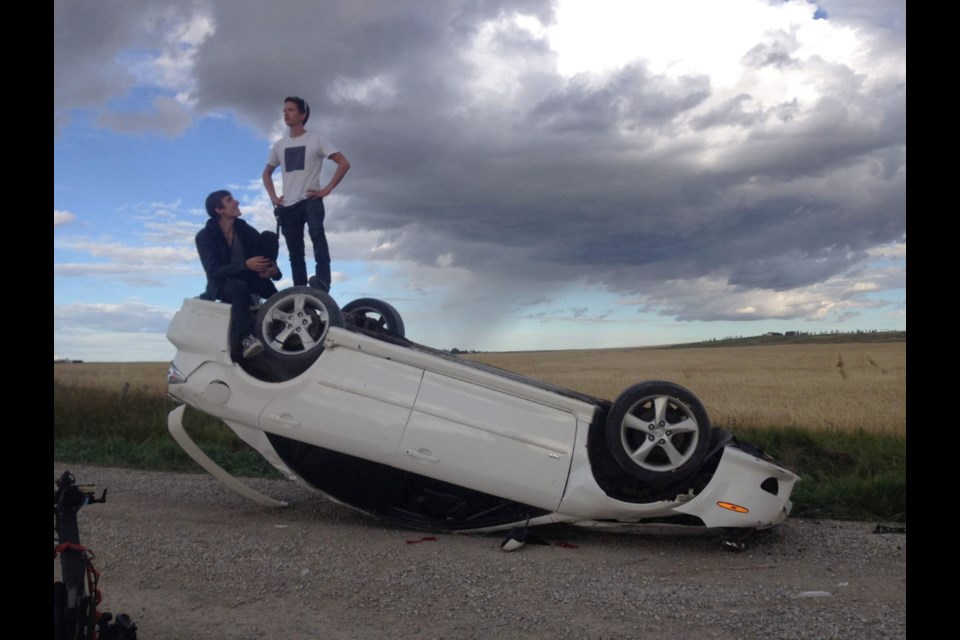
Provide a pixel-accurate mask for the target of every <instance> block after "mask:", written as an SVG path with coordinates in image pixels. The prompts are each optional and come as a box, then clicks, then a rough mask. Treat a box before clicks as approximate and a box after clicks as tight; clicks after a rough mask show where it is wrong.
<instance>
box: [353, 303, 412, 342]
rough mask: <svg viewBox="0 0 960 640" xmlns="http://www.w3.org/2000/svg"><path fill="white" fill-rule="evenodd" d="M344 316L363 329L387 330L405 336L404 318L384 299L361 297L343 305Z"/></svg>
mask: <svg viewBox="0 0 960 640" xmlns="http://www.w3.org/2000/svg"><path fill="white" fill-rule="evenodd" d="M343 313H344V316H346V317H347V319H348V321H350V319H352V320H353V322H354V323H355V324H356V325H357V326H358V327H360V328H361V329H367V330H369V331H375V332H379V331H382V330H387V331H389V332H391V333H395V334H396V335H398V336H400V337H401V338H402V337H404V328H403V319H402V318H401V317H400V313H399V312H398V311H397V310H396V309H394V308H393V305H390V304H388V303H386V302H384V301H383V300H377V299H376V298H359V299H357V300H354V301H352V302H348V303H347V304H345V305H344V306H343Z"/></svg>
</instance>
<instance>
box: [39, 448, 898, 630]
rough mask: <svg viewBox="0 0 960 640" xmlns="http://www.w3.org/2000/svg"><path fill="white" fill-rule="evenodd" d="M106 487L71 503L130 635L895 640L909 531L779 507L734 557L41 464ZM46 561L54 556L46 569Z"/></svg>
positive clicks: (169, 476) (687, 541)
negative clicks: (518, 542) (129, 622)
mask: <svg viewBox="0 0 960 640" xmlns="http://www.w3.org/2000/svg"><path fill="white" fill-rule="evenodd" d="M65 470H69V471H71V472H72V473H73V474H74V476H75V477H76V478H77V481H78V482H80V483H95V484H96V485H97V488H98V494H99V491H100V490H102V489H103V488H106V489H108V494H107V502H106V503H105V504H96V505H91V506H88V507H84V508H83V509H82V510H81V511H80V514H79V521H80V535H81V541H82V542H83V544H84V545H86V546H88V547H89V548H90V549H92V550H93V552H94V553H95V554H96V557H95V560H94V564H95V566H96V567H97V569H99V570H100V572H101V574H102V577H101V582H100V587H101V590H102V592H103V597H104V600H103V603H102V605H101V609H103V610H106V611H111V612H113V613H114V614H116V613H127V614H129V615H130V616H131V617H132V618H133V621H134V622H135V623H136V624H137V627H138V637H139V638H141V640H156V639H162V640H174V639H183V640H192V639H194V638H228V639H231V640H232V639H237V640H246V639H251V640H252V639H261V638H283V639H292V640H297V639H300V638H303V639H307V638H309V639H311V640H313V639H314V638H318V637H322V638H325V639H327V640H338V639H341V638H431V639H432V638H446V639H460V638H591V639H601V638H602V639H606V640H609V639H615V638H643V637H656V638H658V639H662V638H667V639H669V638H698V639H699V638H758V639H759V638H764V639H766V638H843V639H858V638H864V639H870V640H877V639H880V638H905V637H906V590H907V581H906V573H907V570H906V569H907V567H906V565H907V537H906V534H905V533H899V534H897V533H885V534H876V533H874V528H875V526H876V523H867V522H838V521H810V520H799V519H790V520H788V521H787V522H786V523H784V524H783V525H781V526H780V527H779V528H777V529H776V530H774V531H772V532H769V533H767V534H765V535H759V536H756V537H755V538H754V539H753V540H752V543H751V545H750V547H749V548H748V549H747V551H745V552H743V553H728V552H725V551H723V550H721V548H720V545H719V542H718V541H717V539H716V538H713V537H682V538H680V537H669V538H666V537H643V536H637V535H627V534H610V533H597V532H594V531H589V530H584V529H579V528H577V527H572V526H561V525H552V526H549V527H542V528H540V529H538V530H537V533H539V534H540V535H541V536H542V537H544V538H545V539H547V540H548V541H550V542H551V543H552V544H551V545H549V546H541V545H531V544H528V545H526V546H525V547H523V548H522V549H520V550H518V551H515V552H512V553H505V552H503V551H501V550H500V542H501V539H502V534H490V535H464V534H438V535H436V536H432V537H431V536H429V534H425V533H421V532H415V531H408V530H404V529H400V528H397V527H393V526H390V525H385V524H383V523H381V522H378V521H376V520H373V519H371V518H369V517H367V516H364V515H363V514H359V513H356V512H354V511H352V510H350V509H348V508H346V507H343V506H340V505H337V504H335V503H333V502H330V501H329V500H327V499H324V498H323V497H322V496H320V495H319V494H317V493H313V492H311V491H308V490H307V489H304V488H302V487H301V486H299V485H298V484H296V483H293V482H287V481H272V480H252V481H249V483H250V484H251V485H252V486H254V487H255V488H257V489H258V490H260V491H262V492H264V493H266V494H267V495H270V496H272V497H275V498H279V499H282V500H286V501H287V502H289V503H290V506H289V507H287V508H285V509H270V508H267V507H261V506H259V505H257V504H254V503H253V502H250V501H248V500H246V499H245V498H242V497H240V496H239V495H236V494H234V493H233V492H231V491H230V490H228V489H226V488H224V487H223V486H222V485H220V484H219V483H218V482H217V481H216V480H214V479H213V478H212V477H210V476H206V475H192V474H174V473H158V472H146V471H132V470H126V469H108V468H99V467H88V466H83V465H63V464H59V463H54V476H55V477H59V475H60V474H61V473H62V472H63V471H65ZM58 576H59V563H58V562H57V561H55V562H54V579H55V580H56V579H58Z"/></svg>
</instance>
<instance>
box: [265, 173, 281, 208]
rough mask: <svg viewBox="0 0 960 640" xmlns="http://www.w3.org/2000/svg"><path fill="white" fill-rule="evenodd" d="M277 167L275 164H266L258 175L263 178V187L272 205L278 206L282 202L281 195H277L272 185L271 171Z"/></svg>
mask: <svg viewBox="0 0 960 640" xmlns="http://www.w3.org/2000/svg"><path fill="white" fill-rule="evenodd" d="M276 168H277V165H274V164H267V166H266V167H265V168H264V169H263V175H262V176H260V177H261V178H263V188H264V189H266V190H267V195H268V196H270V202H272V203H273V206H275V207H279V206H280V205H282V204H283V196H279V197H277V190H276V189H274V187H273V171H274V169H276Z"/></svg>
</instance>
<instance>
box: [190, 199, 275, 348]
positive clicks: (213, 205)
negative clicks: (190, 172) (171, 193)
mask: <svg viewBox="0 0 960 640" xmlns="http://www.w3.org/2000/svg"><path fill="white" fill-rule="evenodd" d="M205 206H206V209H207V215H208V216H210V219H209V220H207V224H206V226H204V228H203V229H201V230H200V231H198V232H197V238H196V240H197V253H199V254H200V262H201V263H202V264H203V270H204V271H205V272H206V274H207V290H206V291H205V292H204V296H203V297H205V298H207V299H209V300H221V301H223V302H228V303H230V350H231V355H232V357H233V358H234V360H236V359H237V356H238V355H242V356H243V357H244V358H251V357H253V356H255V355H257V354H258V353H260V352H261V351H263V343H262V342H260V341H259V340H258V339H257V338H256V337H254V335H253V315H252V314H251V313H250V303H251V301H252V296H254V295H256V296H259V297H261V298H269V297H270V296H272V295H273V294H275V293H276V292H277V287H276V286H275V285H274V284H273V282H272V280H279V279H280V277H281V275H280V269H279V268H278V267H277V262H276V260H277V249H278V247H279V240H280V239H279V238H277V234H275V233H274V232H273V231H264V232H263V233H258V232H257V230H256V229H254V228H253V227H251V226H250V225H248V224H247V223H246V222H244V221H243V220H241V219H240V216H241V215H242V214H241V212H240V203H238V202H237V199H236V198H234V197H233V195H231V194H230V192H229V191H214V192H213V193H211V194H210V195H209V196H207V201H206V203H205Z"/></svg>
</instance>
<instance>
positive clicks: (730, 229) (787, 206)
mask: <svg viewBox="0 0 960 640" xmlns="http://www.w3.org/2000/svg"><path fill="white" fill-rule="evenodd" d="M119 4H120V6H121V7H122V9H121V10H119V11H118V15H116V16H113V15H111V16H109V18H108V19H107V22H108V23H109V24H110V25H112V26H111V28H109V29H106V28H105V26H104V25H103V24H92V25H91V26H90V28H92V29H95V30H104V33H103V42H90V41H88V39H87V38H86V37H85V36H84V35H83V33H84V32H83V31H82V30H75V29H68V28H66V27H65V26H64V25H66V24H67V23H68V21H67V19H66V17H62V16H58V19H57V20H56V21H55V51H56V50H58V45H57V38H61V35H58V34H61V32H63V33H62V39H63V43H61V44H62V45H63V46H61V47H60V48H63V49H68V48H70V47H78V48H79V49H80V50H82V51H84V52H85V53H89V57H90V60H91V63H90V64H91V65H93V64H96V65H99V67H101V69H102V70H101V71H99V72H91V73H92V76H91V77H92V78H93V79H94V82H95V83H97V85H98V87H99V86H100V85H103V87H109V88H102V87H101V88H96V87H95V89H96V90H95V91H94V90H91V93H92V94H93V95H92V96H90V97H84V96H83V95H82V91H80V89H79V88H75V87H73V85H72V84H70V83H69V82H66V85H65V86H66V87H67V88H66V89H65V91H68V92H72V93H71V94H70V99H71V100H73V101H74V102H75V103H77V104H80V103H82V102H83V100H86V101H88V102H95V101H96V100H97V99H98V98H97V96H98V95H102V94H103V93H104V92H106V93H109V92H110V91H113V92H116V91H121V90H122V87H124V86H126V84H129V78H126V77H124V76H123V73H122V69H120V68H117V67H116V65H111V64H110V60H112V58H111V57H110V53H111V51H115V50H116V48H117V47H120V46H125V45H126V44H128V43H129V41H130V40H131V39H132V38H134V37H135V36H136V35H137V34H140V37H150V33H147V35H143V33H145V32H143V31H142V29H141V30H140V31H138V30H137V29H136V28H135V26H134V25H135V24H136V21H135V20H133V18H132V17H131V15H132V14H133V13H135V12H136V11H137V9H135V8H130V7H128V6H127V5H134V6H139V3H119ZM824 5H825V7H826V9H827V12H828V15H829V19H830V20H838V21H840V20H843V19H847V20H848V21H849V23H850V24H856V25H858V26H864V25H866V26H867V27H870V25H869V24H868V23H867V22H865V21H864V16H865V15H866V12H867V11H868V10H869V6H870V5H867V4H865V3H851V2H826V3H824ZM71 6H72V4H71V3H63V4H62V5H59V4H58V5H56V6H55V11H56V13H58V14H61V13H62V14H64V15H66V14H68V13H69V14H70V15H71V17H72V14H73V13H77V12H76V11H72V10H71V9H70V8H71ZM183 6H184V7H188V8H189V7H193V6H196V7H201V8H202V9H203V10H204V11H209V13H210V17H211V19H212V22H213V24H214V25H215V31H214V33H213V34H212V35H210V36H209V37H208V38H207V39H206V40H204V41H203V43H202V44H201V45H200V46H199V48H198V50H197V55H196V58H195V68H194V76H195V88H194V90H193V93H192V98H193V99H194V100H195V101H196V107H195V110H196V113H198V114H203V113H209V112H214V111H230V112H233V113H235V114H237V115H238V116H239V117H240V118H241V119H243V120H244V121H245V122H247V123H248V124H250V125H251V126H253V127H255V128H257V129H258V130H260V131H262V132H264V133H266V132H268V131H269V130H270V129H271V128H273V127H275V126H276V125H277V123H278V122H279V117H280V109H281V103H282V99H283V97H284V96H286V95H291V94H298V95H301V96H303V97H305V98H307V99H308V100H309V101H310V103H311V106H312V111H313V115H312V118H311V120H310V124H309V125H308V128H315V129H318V130H321V131H323V132H324V133H325V134H327V135H328V136H329V137H330V138H331V139H332V140H333V141H334V142H335V143H336V144H337V145H338V146H339V147H340V148H341V150H343V151H344V153H345V154H346V155H347V156H348V157H349V158H350V160H351V162H352V164H353V169H352V170H351V173H350V175H349V178H348V180H347V181H346V182H345V183H344V186H343V187H341V190H342V191H343V192H344V193H348V194H349V211H342V212H333V213H332V214H331V216H330V218H329V225H330V228H331V229H332V230H334V231H336V230H341V231H351V230H358V229H366V230H379V231H381V232H382V233H383V234H384V238H385V239H392V240H393V241H394V242H393V243H392V244H391V245H390V248H389V249H385V250H383V251H380V252H378V255H381V256H383V257H396V258H405V259H411V260H414V261H417V262H420V263H423V264H437V263H438V261H441V260H443V261H446V262H447V263H449V264H451V265H453V266H458V267H463V268H465V269H468V270H470V271H474V272H478V273H483V274H485V275H486V276H487V277H490V278H495V277H501V278H504V279H508V278H509V279H512V280H514V281H518V280H523V279H527V280H529V281H530V282H531V283H534V284H532V285H531V289H532V290H533V289H535V288H544V287H546V286H548V285H550V286H552V285H555V284H557V283H562V282H565V281H570V280H572V279H582V280H584V281H587V282H590V283H593V284H597V285H601V286H604V287H606V288H607V289H609V290H612V291H619V292H630V293H639V294H643V293H645V292H650V291H654V290H657V291H660V294H658V296H656V298H655V299H656V300H657V302H658V304H660V305H661V306H660V308H676V309H682V310H683V311H682V314H681V315H683V316H684V317H698V316H697V313H698V312H697V309H698V305H697V304H696V302H695V301H688V300H685V299H684V300H680V299H679V298H678V300H677V301H676V302H675V303H674V302H671V301H670V293H669V291H670V290H669V288H668V289H665V290H662V291H661V290H660V289H659V288H658V284H659V283H661V282H664V281H672V280H677V279H697V278H706V277H717V276H718V274H721V276H722V277H724V278H726V282H727V283H728V285H730V286H732V287H733V288H735V289H742V290H744V291H747V290H759V289H765V290H769V291H776V292H780V291H789V290H790V289H792V288H796V287H805V286H810V285H812V284H816V283H818V282H824V281H826V280H828V279H829V278H831V277H832V276H835V275H837V274H840V273H844V272H846V271H848V270H850V269H852V268H854V267H855V266H856V265H857V264H859V263H861V262H862V261H863V260H864V259H866V255H867V254H866V252H867V251H868V250H869V249H871V248H872V247H874V246H877V245H879V244H883V243H888V242H893V241H897V240H899V239H901V238H903V236H904V234H905V180H906V177H905V166H906V159H905V145H906V133H905V103H906V87H905V84H903V81H902V80H899V79H898V78H897V74H896V73H893V74H890V77H889V78H887V77H884V76H882V75H872V76H871V75H868V74H866V73H865V72H864V71H863V70H861V69H852V68H850V67H848V66H845V65H842V64H837V63H829V62H826V61H824V60H823V59H821V58H819V57H817V56H812V57H810V56H808V57H806V58H801V57H800V56H799V55H798V48H799V46H798V43H797V41H796V38H795V36H794V35H790V34H789V33H786V32H782V31H772V32H769V33H768V34H766V36H765V37H764V38H763V39H762V41H759V42H756V43H744V48H743V50H744V52H746V54H745V56H744V58H743V60H742V61H741V62H742V63H743V64H744V65H746V67H747V68H748V69H749V70H750V71H753V72H756V73H760V72H771V71H774V72H776V73H798V74H806V76H805V77H806V78H815V82H814V81H813V80H811V82H812V83H813V84H815V85H816V87H817V89H818V93H819V95H820V96H822V97H821V98H819V99H818V100H816V101H807V102H803V103H801V102H800V101H798V100H796V99H793V98H791V99H787V100H783V101H779V102H778V101H777V100H776V99H770V98H768V97H764V95H763V87H761V86H757V87H750V88H747V89H746V90H741V91H739V92H737V93H731V95H729V96H726V94H724V96H723V97H720V96H718V95H717V94H716V92H717V88H716V87H714V86H713V84H712V83H711V79H710V78H709V77H708V76H707V75H706V74H688V75H683V76H679V77H674V76H667V75H664V74H660V73H657V72H654V71H652V70H651V68H650V67H649V66H648V65H647V64H646V63H644V62H643V61H642V60H635V61H632V62H629V63H628V64H625V65H624V66H622V67H621V68H619V69H614V70H612V71H609V72H606V73H603V74H599V73H592V74H580V75H577V76H574V77H572V78H565V77H562V76H560V75H559V74H558V73H557V72H556V71H555V69H556V64H555V62H556V59H555V54H554V52H552V51H551V49H550V47H549V46H548V43H547V42H546V41H545V40H544V39H542V38H539V37H537V36H535V35H533V34H532V33H530V32H528V31H526V30H524V29H521V28H518V27H517V26H516V25H514V24H511V23H509V22H507V21H503V22H501V23H497V24H496V25H495V26H491V25H493V24H494V23H493V21H496V20H497V18H498V17H502V16H509V15H512V14H514V13H520V14H526V15H534V16H537V17H538V18H539V19H540V20H541V21H543V22H545V23H546V22H549V21H550V20H551V19H552V15H553V14H552V7H551V3H550V2H548V1H546V0H544V1H527V2H524V1H514V2H510V1H507V0H501V1H488V2H484V1H479V0H478V1H475V2H466V1H462V2H443V3H431V4H430V5H429V7H430V8H429V10H426V9H424V6H425V5H424V4H423V3H422V2H419V1H412V0H409V1H396V2H382V1H374V0H367V1H354V2H333V1H317V0H302V1H287V2H281V3H263V2H253V1H252V0H237V1H234V2H210V3H199V4H197V5H187V4H185V5H183ZM899 7H900V5H899V4H897V3H890V4H885V5H882V6H881V10H882V11H884V12H886V13H885V15H889V21H888V24H884V25H881V26H880V27H876V26H873V27H870V28H871V29H872V30H871V31H868V32H867V33H868V34H869V38H871V40H870V41H871V42H872V46H873V47H874V48H873V50H872V53H873V54H874V55H876V56H878V57H883V56H884V55H889V56H892V57H893V58H894V59H896V57H897V56H899V55H901V54H902V48H903V47H902V45H903V25H902V24H901V23H900V22H898V20H899V19H900V16H901V13H902V12H900V13H898V11H899ZM141 11H142V10H141ZM80 13H82V12H80ZM81 18H83V19H84V20H85V23H84V24H86V23H87V22H96V20H94V19H92V18H91V17H90V16H81ZM864 37H868V36H864ZM71 39H73V40H71ZM81 39H82V41H81V42H74V40H81ZM481 40H482V41H483V46H482V47H480V49H482V51H481V52H480V53H477V50H478V48H477V47H474V43H476V42H479V41H481ZM68 41H69V47H68V46H67V44H66V43H68ZM56 64H60V63H59V62H58V63H56ZM70 64H72V63H70ZM70 64H68V63H64V67H68V66H70ZM77 71H78V70H77V69H76V68H74V67H71V69H69V70H68V69H63V70H60V71H58V72H57V73H58V74H67V73H76V72H77ZM87 71H90V70H89V69H87ZM60 77H61V75H55V84H56V83H57V82H58V81H59V78H60ZM98 92H99V93H98ZM100 99H102V98H100ZM265 160H266V149H264V154H263V157H262V158H251V159H250V165H251V174H253V175H255V174H258V173H259V171H260V169H261V168H262V167H263V164H264V162H265ZM726 304H727V306H724V305H725V302H724V299H723V297H722V296H717V297H716V298H715V299H711V302H710V305H703V307H702V308H703V309H704V311H703V312H702V314H701V316H699V317H708V318H719V317H740V316H739V315H737V313H736V312H735V309H733V308H732V307H730V306H729V303H726ZM798 309H806V307H803V306H802V305H798V306H796V307H794V308H793V312H798V311H797V310H798ZM777 313H779V312H777ZM771 314H772V315H773V316H776V314H774V313H772V312H771ZM776 317H779V316H776Z"/></svg>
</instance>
